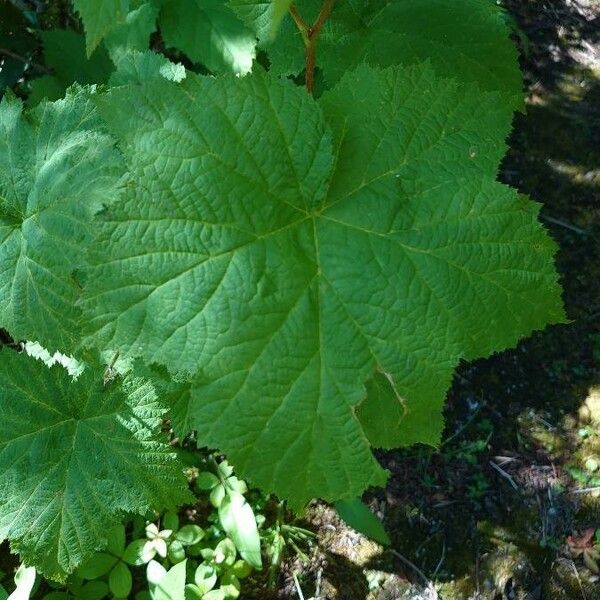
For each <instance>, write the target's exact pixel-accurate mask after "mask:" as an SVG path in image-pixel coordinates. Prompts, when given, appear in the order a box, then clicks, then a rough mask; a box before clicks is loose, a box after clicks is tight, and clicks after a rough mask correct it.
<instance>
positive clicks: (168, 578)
mask: <svg viewBox="0 0 600 600" xmlns="http://www.w3.org/2000/svg"><path fill="white" fill-rule="evenodd" d="M153 562H154V561H153ZM150 564H152V563H150ZM186 566H187V560H184V561H183V562H180V563H178V564H176V565H175V566H174V567H171V568H170V569H169V571H168V572H167V573H166V574H165V575H163V576H162V577H160V578H159V579H158V582H157V583H155V584H154V586H153V588H152V589H151V594H152V598H153V600H182V598H184V597H185V577H186ZM148 581H150V577H149V578H148Z"/></svg>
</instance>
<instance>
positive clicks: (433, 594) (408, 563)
mask: <svg viewBox="0 0 600 600" xmlns="http://www.w3.org/2000/svg"><path fill="white" fill-rule="evenodd" d="M388 550H389V552H390V553H391V554H393V555H394V556H395V557H396V558H397V559H399V560H400V561H402V562H403V563H404V564H405V565H406V566H407V567H410V568H411V569H412V570H413V571H414V572H415V573H416V574H417V575H418V576H419V578H420V579H421V581H422V582H423V584H424V585H425V589H426V590H427V592H428V595H429V596H430V598H433V599H435V600H437V597H438V595H437V591H436V589H435V587H434V586H433V582H432V581H431V580H430V579H429V578H428V577H427V576H426V575H425V573H423V571H421V569H419V567H417V565H415V564H414V563H413V562H411V561H410V560H408V558H406V556H403V555H402V554H400V552H398V551H397V550H394V549H393V548H388Z"/></svg>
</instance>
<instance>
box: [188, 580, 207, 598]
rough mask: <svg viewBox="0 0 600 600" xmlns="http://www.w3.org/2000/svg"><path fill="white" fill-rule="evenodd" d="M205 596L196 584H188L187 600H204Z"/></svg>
mask: <svg viewBox="0 0 600 600" xmlns="http://www.w3.org/2000/svg"><path fill="white" fill-rule="evenodd" d="M203 597H204V594H203V593H202V591H201V590H200V588H199V587H198V586H197V585H196V584H194V583H187V584H186V586H185V600H203Z"/></svg>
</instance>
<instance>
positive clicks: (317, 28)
mask: <svg viewBox="0 0 600 600" xmlns="http://www.w3.org/2000/svg"><path fill="white" fill-rule="evenodd" d="M334 4H335V0H325V1H324V2H323V6H322V7H321V11H320V12H319V16H318V17H317V20H316V21H315V22H314V23H313V25H311V26H308V25H307V24H306V22H305V21H304V19H303V18H302V17H301V15H300V13H299V12H298V9H297V8H296V7H295V6H294V5H293V4H292V5H291V6H290V14H291V15H292V19H294V22H295V23H296V26H297V27H298V29H299V30H300V33H301V34H302V39H303V40H304V46H305V47H306V89H307V90H308V93H309V94H312V93H313V89H314V86H315V68H316V66H317V39H318V37H319V34H320V33H321V30H322V29H323V25H325V22H326V21H327V19H328V18H329V15H331V11H332V10H333V5H334Z"/></svg>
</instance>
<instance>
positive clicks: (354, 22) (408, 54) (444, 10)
mask: <svg viewBox="0 0 600 600" xmlns="http://www.w3.org/2000/svg"><path fill="white" fill-rule="evenodd" d="M237 1H238V2H240V3H243V1H244V0H237ZM254 4H256V3H254ZM322 4H323V2H322V0H303V1H302V2H298V4H297V7H298V10H299V12H300V13H301V14H302V16H303V17H304V19H305V21H307V22H308V23H313V22H314V21H315V19H316V18H317V15H318V14H319V10H320V8H321V6H322ZM256 10H258V8H256ZM509 33H510V31H509V28H508V26H507V24H506V21H505V19H504V15H503V13H502V10H501V9H500V8H499V7H498V6H496V4H495V3H494V2H492V1H490V0H461V1H460V2H456V0H367V1H366V2H365V1H364V0H339V1H338V2H336V3H335V6H334V9H333V12H332V13H331V16H330V18H329V19H328V21H327V22H326V24H325V26H324V28H323V30H322V32H321V35H320V37H319V39H318V42H317V63H318V65H319V67H320V68H321V69H322V70H323V73H324V76H325V79H326V81H327V82H329V83H330V84H333V83H335V82H336V81H338V80H339V79H340V77H341V76H342V75H343V74H344V73H345V72H346V71H347V70H349V69H352V68H354V67H356V66H357V65H359V64H361V63H363V62H367V63H369V64H372V65H375V66H382V67H387V66H389V65H393V64H404V65H408V64H414V63H416V62H420V61H423V60H430V61H431V64H432V65H433V66H434V68H435V69H436V70H437V71H438V73H439V74H440V75H442V76H450V77H456V78H457V79H460V80H463V81H468V82H475V83H477V84H478V85H479V86H480V87H481V88H482V89H484V90H490V91H492V90H502V91H507V92H510V93H511V94H513V95H514V96H515V103H518V102H519V97H520V95H521V88H522V84H521V74H520V72H519V67H518V63H517V52H516V49H515V47H514V46H513V44H512V42H511V41H510V40H509ZM268 50H269V56H270V59H271V63H272V70H273V71H274V72H276V73H280V74H284V75H292V74H293V75H296V74H299V73H301V72H302V70H303V69H304V64H305V58H304V43H303V41H302V37H301V35H300V33H299V31H298V30H297V28H296V26H295V24H294V22H293V21H292V19H291V18H289V17H288V18H287V19H285V21H284V23H283V25H282V27H281V31H280V33H279V35H278V36H277V38H276V40H275V41H274V42H273V43H272V44H271V45H269V46H268ZM513 106H514V105H513Z"/></svg>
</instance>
